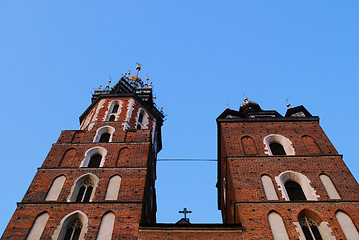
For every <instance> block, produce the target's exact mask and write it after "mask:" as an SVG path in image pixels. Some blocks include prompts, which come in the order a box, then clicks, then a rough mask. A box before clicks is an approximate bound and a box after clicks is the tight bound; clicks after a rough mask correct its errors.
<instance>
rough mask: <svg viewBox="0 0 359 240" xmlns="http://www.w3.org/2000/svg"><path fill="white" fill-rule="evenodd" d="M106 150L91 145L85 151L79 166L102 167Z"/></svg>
mask: <svg viewBox="0 0 359 240" xmlns="http://www.w3.org/2000/svg"><path fill="white" fill-rule="evenodd" d="M106 154H107V150H106V149H105V148H103V147H93V148H90V149H89V150H87V151H86V153H85V158H84V159H83V160H82V162H81V165H80V166H81V167H90V168H97V167H103V165H104V164H105V157H106Z"/></svg>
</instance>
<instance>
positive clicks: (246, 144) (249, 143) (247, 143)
mask: <svg viewBox="0 0 359 240" xmlns="http://www.w3.org/2000/svg"><path fill="white" fill-rule="evenodd" d="M241 142H242V147H243V152H244V154H246V155H255V154H258V152H257V148H256V144H255V142H254V140H253V138H251V137H250V136H243V137H242V138H241Z"/></svg>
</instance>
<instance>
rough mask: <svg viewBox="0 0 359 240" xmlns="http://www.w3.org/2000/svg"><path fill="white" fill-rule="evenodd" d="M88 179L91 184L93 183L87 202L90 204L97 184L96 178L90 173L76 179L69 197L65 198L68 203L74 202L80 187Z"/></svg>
mask: <svg viewBox="0 0 359 240" xmlns="http://www.w3.org/2000/svg"><path fill="white" fill-rule="evenodd" d="M88 179H90V180H91V181H92V183H93V189H92V193H91V196H90V200H89V202H92V199H93V198H94V196H95V190H96V187H97V184H98V182H99V179H98V177H97V176H96V175H94V174H92V173H86V174H84V175H82V176H80V177H78V178H77V179H76V180H75V182H74V185H72V188H71V191H70V194H69V196H68V198H67V201H68V202H75V200H76V198H77V195H78V193H79V190H80V187H81V185H82V184H83V183H84V182H85V181H86V180H88Z"/></svg>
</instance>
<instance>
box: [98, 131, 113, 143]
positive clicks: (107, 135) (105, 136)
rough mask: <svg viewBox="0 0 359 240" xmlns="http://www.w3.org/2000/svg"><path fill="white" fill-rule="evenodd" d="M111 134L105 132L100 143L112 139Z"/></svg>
mask: <svg viewBox="0 0 359 240" xmlns="http://www.w3.org/2000/svg"><path fill="white" fill-rule="evenodd" d="M110 137H111V134H109V133H103V134H102V135H101V137H100V141H99V142H100V143H106V142H108V141H109V140H110Z"/></svg>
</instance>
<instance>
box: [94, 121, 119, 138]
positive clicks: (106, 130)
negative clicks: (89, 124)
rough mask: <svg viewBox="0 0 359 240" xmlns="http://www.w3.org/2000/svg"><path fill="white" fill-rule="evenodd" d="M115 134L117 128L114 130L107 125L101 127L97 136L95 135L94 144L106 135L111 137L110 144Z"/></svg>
mask: <svg viewBox="0 0 359 240" xmlns="http://www.w3.org/2000/svg"><path fill="white" fill-rule="evenodd" d="M114 132H115V128H113V127H111V126H107V125H106V126H103V127H100V128H99V129H97V131H96V134H95V137H94V139H93V142H99V141H100V138H101V135H102V134H104V133H109V134H110V135H111V136H110V139H109V140H108V142H112V136H113V133H114Z"/></svg>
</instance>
